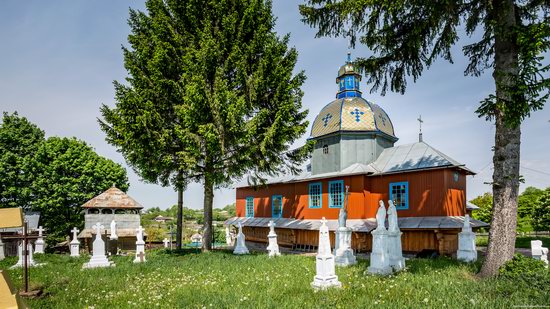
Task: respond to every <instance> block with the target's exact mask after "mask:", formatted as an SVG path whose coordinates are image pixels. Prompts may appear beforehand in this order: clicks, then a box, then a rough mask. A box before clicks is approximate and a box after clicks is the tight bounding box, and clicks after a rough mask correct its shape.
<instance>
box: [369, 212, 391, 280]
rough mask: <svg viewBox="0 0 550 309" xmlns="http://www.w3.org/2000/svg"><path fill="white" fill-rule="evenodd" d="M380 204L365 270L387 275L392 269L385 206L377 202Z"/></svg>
mask: <svg viewBox="0 0 550 309" xmlns="http://www.w3.org/2000/svg"><path fill="white" fill-rule="evenodd" d="M379 204H380V206H379V207H378V211H377V212H376V223H377V227H376V229H375V230H374V231H372V232H371V234H372V252H371V254H370V266H369V268H368V269H367V271H368V272H369V273H370V274H377V275H387V274H390V273H391V271H392V269H391V267H390V258H389V254H388V230H387V229H386V207H385V206H384V202H383V201H380V202H379Z"/></svg>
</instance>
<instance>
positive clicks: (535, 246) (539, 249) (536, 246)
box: [531, 240, 548, 267]
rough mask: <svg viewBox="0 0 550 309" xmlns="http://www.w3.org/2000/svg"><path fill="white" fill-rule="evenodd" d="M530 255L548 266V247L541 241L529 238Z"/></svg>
mask: <svg viewBox="0 0 550 309" xmlns="http://www.w3.org/2000/svg"><path fill="white" fill-rule="evenodd" d="M531 256H532V257H533V258H534V259H536V260H539V261H543V262H544V263H546V267H548V248H545V247H543V246H542V241H540V240H531Z"/></svg>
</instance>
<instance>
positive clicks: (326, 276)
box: [311, 217, 342, 290]
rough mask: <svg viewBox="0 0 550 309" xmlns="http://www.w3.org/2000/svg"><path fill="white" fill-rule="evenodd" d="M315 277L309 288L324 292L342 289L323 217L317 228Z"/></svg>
mask: <svg viewBox="0 0 550 309" xmlns="http://www.w3.org/2000/svg"><path fill="white" fill-rule="evenodd" d="M316 273H317V274H316V275H315V277H314V278H313V282H312V283H311V286H312V287H313V288H314V289H316V290H319V289H321V290H324V289H327V288H331V287H337V288H339V287H342V283H340V281H338V276H336V271H335V265H334V256H333V255H332V250H331V249H330V237H329V231H328V226H327V220H326V219H325V217H323V219H322V220H321V227H320V228H319V250H318V252H317V256H316Z"/></svg>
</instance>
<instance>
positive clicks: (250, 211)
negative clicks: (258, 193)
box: [246, 196, 254, 217]
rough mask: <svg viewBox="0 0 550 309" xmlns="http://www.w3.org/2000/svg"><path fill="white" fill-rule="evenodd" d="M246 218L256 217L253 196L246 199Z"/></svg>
mask: <svg viewBox="0 0 550 309" xmlns="http://www.w3.org/2000/svg"><path fill="white" fill-rule="evenodd" d="M246 216H247V217H254V198H253V197H252V196H249V197H247V198H246Z"/></svg>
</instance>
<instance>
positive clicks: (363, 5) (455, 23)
mask: <svg viewBox="0 0 550 309" xmlns="http://www.w3.org/2000/svg"><path fill="white" fill-rule="evenodd" d="M490 3H491V2H486V1H478V0H476V1H425V2H411V1H404V0H399V1H396V0H378V1H358V0H343V1H337V2H334V1H331V0H308V1H307V4H306V5H301V6H300V13H301V14H302V16H303V17H304V19H303V20H304V22H305V23H307V24H309V25H310V26H313V27H316V28H317V29H318V31H317V36H344V37H348V38H349V39H350V42H351V45H352V46H355V42H356V40H357V38H359V42H360V43H362V44H364V45H366V46H367V47H368V48H369V49H370V50H372V51H373V52H374V55H373V56H370V57H369V58H358V59H357V61H356V66H357V67H358V68H359V69H361V70H363V71H364V72H365V73H366V74H367V76H368V78H369V79H368V81H367V84H369V85H373V89H372V90H373V91H375V90H377V89H381V91H382V94H384V93H385V92H386V91H387V90H388V89H390V90H391V91H397V92H401V93H404V91H405V88H406V85H407V81H406V79H407V77H408V76H412V77H413V80H414V81H416V79H418V78H419V77H420V75H421V74H422V72H423V70H424V69H425V68H429V67H430V66H431V65H432V64H433V63H434V61H435V60H436V59H437V58H439V57H441V58H443V59H445V60H447V61H449V62H451V63H452V61H453V60H452V55H451V48H452V46H454V45H455V44H457V43H458V41H459V38H460V37H459V34H460V32H459V31H457V29H460V28H461V27H462V25H465V28H466V34H467V35H468V36H472V35H473V34H474V33H477V32H476V31H478V29H480V30H481V31H482V32H481V36H480V40H479V41H477V42H474V43H472V44H469V45H466V46H464V47H463V50H464V54H465V55H466V56H467V57H468V58H469V60H470V63H469V65H468V66H467V68H466V70H465V72H464V73H465V74H466V75H473V76H479V75H480V74H482V73H483V72H484V71H485V70H486V69H488V68H495V69H496V70H499V72H496V73H495V74H494V77H495V80H498V79H499V78H503V79H504V80H506V81H510V80H512V81H513V82H512V83H509V84H507V85H504V84H499V91H502V93H506V95H502V93H501V95H499V98H498V100H497V97H496V96H495V95H491V96H489V98H487V99H485V100H483V101H482V102H481V105H480V107H479V109H478V110H477V112H478V114H479V115H480V117H481V116H485V117H487V118H488V119H492V118H493V117H494V116H495V113H496V111H500V112H501V113H502V115H504V120H505V122H506V123H508V124H510V125H512V126H517V125H518V124H520V123H521V121H522V120H523V119H524V118H525V117H528V116H529V114H530V112H531V111H536V110H540V109H542V107H543V105H544V103H545V102H546V100H547V98H548V96H549V94H550V79H549V78H548V75H547V74H545V73H547V72H548V71H549V70H550V66H549V65H547V64H543V55H545V53H546V52H547V51H548V50H549V48H550V39H549V38H550V25H549V17H548V14H547V12H548V11H547V10H548V4H547V3H546V2H544V1H542V2H541V1H535V0H532V1H513V4H512V9H513V10H515V13H516V14H513V13H512V14H513V15H515V16H512V19H515V20H513V22H512V23H510V21H509V20H507V19H505V18H502V17H503V16H505V14H506V10H508V8H507V7H505V4H502V5H491V4H490ZM510 24H512V25H513V26H510ZM514 25H515V26H514ZM496 37H498V38H505V39H507V40H509V41H510V45H511V46H506V47H505V48H509V50H507V51H504V52H515V53H516V54H515V56H514V57H515V59H514V60H515V61H513V62H509V63H507V66H508V67H507V68H499V67H495V61H494V59H493V58H494V56H495V53H496V52H501V51H503V50H499V49H498V48H502V47H504V45H502V44H501V45H495V38H496ZM512 66H515V68H514V67H512Z"/></svg>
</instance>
